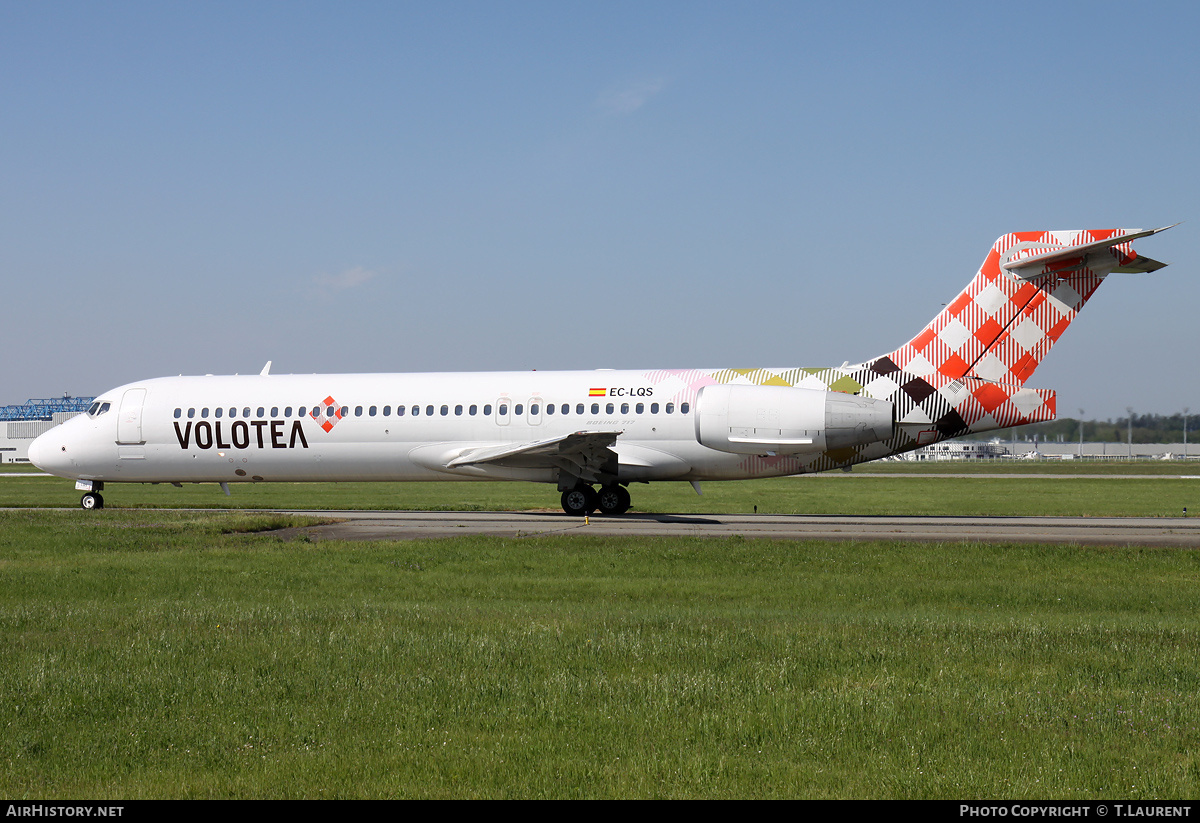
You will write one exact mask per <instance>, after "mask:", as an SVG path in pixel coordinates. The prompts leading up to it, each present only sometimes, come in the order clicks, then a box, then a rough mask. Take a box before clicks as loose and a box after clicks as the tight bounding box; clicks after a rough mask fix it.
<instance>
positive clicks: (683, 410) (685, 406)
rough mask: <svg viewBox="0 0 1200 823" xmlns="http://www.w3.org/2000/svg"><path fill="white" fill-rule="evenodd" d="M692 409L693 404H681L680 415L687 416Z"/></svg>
mask: <svg viewBox="0 0 1200 823" xmlns="http://www.w3.org/2000/svg"><path fill="white" fill-rule="evenodd" d="M691 409H692V404H691V403H680V404H679V413H680V414H687V413H688V412H689V411H691Z"/></svg>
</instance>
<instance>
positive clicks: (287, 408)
mask: <svg viewBox="0 0 1200 823" xmlns="http://www.w3.org/2000/svg"><path fill="white" fill-rule="evenodd" d="M283 416H284V417H291V416H292V407H291V406H285V407H284V409H283Z"/></svg>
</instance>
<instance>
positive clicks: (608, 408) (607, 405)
mask: <svg viewBox="0 0 1200 823" xmlns="http://www.w3.org/2000/svg"><path fill="white" fill-rule="evenodd" d="M604 413H605V414H612V413H613V404H612V403H605V404H604Z"/></svg>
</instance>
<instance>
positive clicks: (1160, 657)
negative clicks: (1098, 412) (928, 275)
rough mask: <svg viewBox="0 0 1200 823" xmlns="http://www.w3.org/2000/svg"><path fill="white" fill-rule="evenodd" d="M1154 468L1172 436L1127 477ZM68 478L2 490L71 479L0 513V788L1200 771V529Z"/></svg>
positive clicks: (1055, 784) (54, 792) (680, 489)
mask: <svg viewBox="0 0 1200 823" xmlns="http://www.w3.org/2000/svg"><path fill="white" fill-rule="evenodd" d="M1137 465H1141V466H1146V465H1150V466H1157V465H1158V464H1127V470H1126V471H1123V472H1122V471H1118V472H1116V473H1117V474H1132V473H1134V471H1130V470H1128V468H1131V467H1134V466H1137ZM937 468H938V469H941V468H942V467H937ZM1105 468H1109V467H1108V466H1105ZM1187 468H1189V469H1190V466H1189V467H1187ZM1185 473H1187V472H1186V471H1180V470H1179V469H1178V468H1177V469H1176V470H1175V471H1174V472H1168V474H1172V475H1179V474H1185ZM71 485H72V484H71V483H70V482H69V481H63V480H57V479H52V478H35V477H30V478H12V477H9V478H4V479H0V507H3V506H25V505H38V506H62V507H72V508H69V509H68V510H57V511H55V510H47V509H41V510H25V511H6V512H0V723H2V724H3V729H4V733H3V734H2V735H0V763H3V768H2V769H0V794H2V795H3V796H7V797H14V798H21V797H25V798H41V799H48V798H61V799H66V798H78V797H89V798H96V799H105V798H113V799H123V798H139V797H149V798H154V797H169V798H174V797H813V798H827V797H828V798H853V797H857V798H1084V799H1095V798H1128V799H1172V798H1187V797H1193V796H1195V794H1196V793H1197V791H1198V790H1200V754H1198V752H1200V699H1198V698H1197V694H1198V693H1200V682H1198V681H1200V634H1198V630H1200V588H1198V583H1200V553H1197V552H1193V551H1179V550H1153V549H1145V548H1137V547H1128V548H1105V549H1098V548H1078V547H1068V546H1027V545H1004V544H981V543H943V544H916V543H907V542H856V543H851V542H846V543H821V542H816V541H806V542H799V541H769V540H741V539H736V538H734V539H641V540H639V539H616V538H613V539H605V538H587V537H569V538H564V537H558V538H526V539H499V538H486V537H478V538H460V539H454V540H440V541H411V542H390V543H389V542H379V543H354V544H349V543H338V542H333V541H322V542H320V543H319V544H318V543H307V542H304V541H303V540H297V541H292V542H286V541H284V540H282V539H280V538H279V537H278V536H276V535H273V534H271V533H270V530H271V529H275V528H281V527H285V526H290V525H297V524H300V523H303V522H307V521H305V520H303V519H301V518H297V517H294V516H290V515H274V514H268V513H256V512H248V511H200V510H195V509H192V510H187V507H200V506H213V505H216V506H223V507H224V506H229V505H231V504H232V505H239V506H248V507H253V506H262V507H270V508H275V507H289V508H292V507H295V508H316V509H320V508H327V509H337V508H343V507H345V508H441V509H454V508H482V509H494V508H539V507H544V508H553V507H555V506H556V502H557V501H556V495H555V494H554V493H553V490H552V489H547V488H544V487H540V486H533V485H525V484H453V483H447V484H329V485H297V484H281V485H270V484H263V485H255V486H238V487H234V496H233V497H232V498H226V497H225V496H224V495H222V494H220V493H219V491H217V490H216V489H215V488H214V487H212V486H189V487H185V488H184V489H174V488H171V487H169V486H128V487H126V486H114V487H111V488H110V490H108V491H106V497H107V498H108V500H109V505H110V506H112V508H109V509H106V510H105V511H101V512H88V513H85V512H82V511H80V510H78V509H77V508H73V507H75V506H77V502H78V497H77V493H76V492H74V491H73V490H72V489H71ZM634 491H635V501H636V502H637V503H638V508H639V509H640V510H659V511H709V512H721V511H737V512H744V511H750V510H751V507H752V506H754V505H758V506H760V511H818V512H820V511H825V512H830V513H850V514H852V513H891V512H899V511H905V512H908V513H952V514H953V513H959V514H961V513H981V514H994V513H1000V514H1003V513H1009V512H1017V513H1071V514H1079V513H1083V514H1095V515H1101V514H1114V513H1116V514H1137V515H1154V514H1176V513H1177V511H1176V510H1177V509H1179V508H1181V507H1182V506H1184V505H1188V506H1190V507H1192V510H1193V511H1195V509H1196V507H1200V500H1198V499H1195V498H1196V497H1197V496H1198V493H1200V481H1195V480H1179V479H1167V478H1155V477H1146V478H1138V479H1124V478H1121V479H1115V478H1112V477H1111V476H1086V475H1085V476H1082V477H1076V478H1071V479H1066V480H1062V479H1051V478H1046V477H1044V476H1038V475H1037V474H1036V473H1033V474H1025V475H1019V476H1006V475H984V476H979V477H946V476H939V472H938V471H927V472H924V473H922V476H918V477H895V476H888V475H887V474H886V473H884V472H861V473H860V472H857V471H856V472H855V473H853V474H850V475H843V474H838V475H831V476H826V477H814V478H799V479H780V480H770V481H756V482H750V483H726V484H720V483H713V484H706V485H705V493H704V496H703V497H696V495H695V494H694V493H693V492H692V491H691V489H690V487H688V486H686V485H685V484H666V485H652V486H649V487H646V486H639V487H635V489H634ZM149 506H179V507H182V508H184V509H185V510H183V511H174V512H164V511H152V510H149V509H148V508H146V507H149ZM122 507H124V508H122Z"/></svg>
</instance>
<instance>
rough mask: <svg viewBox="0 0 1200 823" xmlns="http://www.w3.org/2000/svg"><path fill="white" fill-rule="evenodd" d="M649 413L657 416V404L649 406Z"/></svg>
mask: <svg viewBox="0 0 1200 823" xmlns="http://www.w3.org/2000/svg"><path fill="white" fill-rule="evenodd" d="M650 413H651V414H658V404H657V403H651V404H650Z"/></svg>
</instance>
